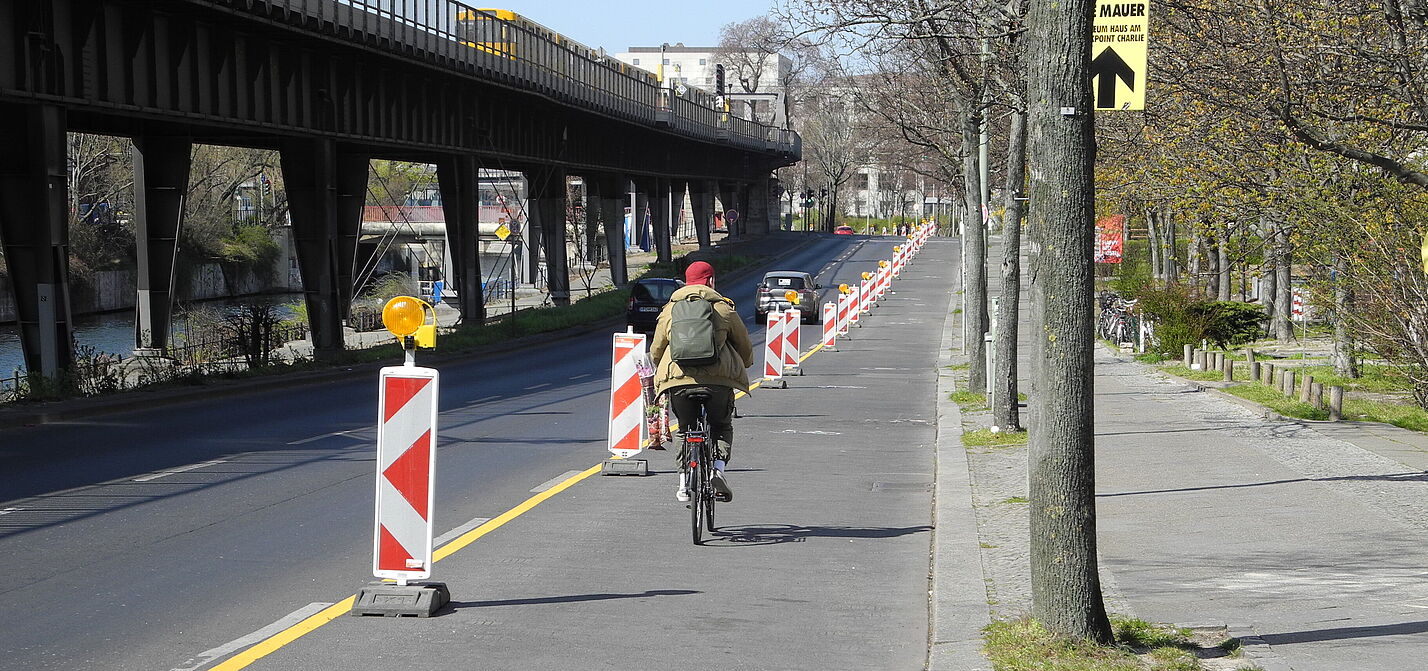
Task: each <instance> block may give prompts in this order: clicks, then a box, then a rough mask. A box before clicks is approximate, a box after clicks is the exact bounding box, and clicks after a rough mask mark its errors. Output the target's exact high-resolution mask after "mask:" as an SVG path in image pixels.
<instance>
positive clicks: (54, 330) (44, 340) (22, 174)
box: [0, 103, 74, 378]
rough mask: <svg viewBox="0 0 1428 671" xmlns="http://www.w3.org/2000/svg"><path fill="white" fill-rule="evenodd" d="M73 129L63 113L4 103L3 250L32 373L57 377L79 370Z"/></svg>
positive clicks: (0, 108)
mask: <svg viewBox="0 0 1428 671" xmlns="http://www.w3.org/2000/svg"><path fill="white" fill-rule="evenodd" d="M65 130H66V119H65V112H64V110H63V109H62V108H60V107H57V106H53V105H26V104H10V103H5V104H0V157H3V160H0V243H3V245H4V250H5V261H6V263H7V265H8V267H9V272H10V280H11V283H12V284H13V285H14V291H15V308H16V316H17V317H18V319H19V326H20V346H21V348H22V349H23V351H24V353H25V368H26V370H27V371H29V372H30V373H31V374H39V375H43V376H45V377H49V378H57V377H59V376H60V374H61V373H62V372H63V371H65V370H68V369H69V368H70V367H71V366H72V365H73V363H74V348H73V342H74V330H73V321H72V319H71V317H70V303H69V180H68V175H67V165H68V164H67V157H66V146H67V145H66V142H65Z"/></svg>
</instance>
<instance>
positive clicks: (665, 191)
mask: <svg viewBox="0 0 1428 671" xmlns="http://www.w3.org/2000/svg"><path fill="white" fill-rule="evenodd" d="M669 183H670V180H667V179H664V178H660V177H651V178H649V184H650V185H651V186H650V192H649V194H650V195H649V200H650V228H653V229H654V250H655V260H656V261H658V262H660V263H669V262H670V260H671V259H673V258H674V252H673V249H672V247H671V245H670V241H669V240H670V226H671V223H670V222H671V220H672V219H673V215H672V214H671V213H670V208H671V207H672V203H673V199H672V198H671V197H670V192H669V191H670V189H669Z"/></svg>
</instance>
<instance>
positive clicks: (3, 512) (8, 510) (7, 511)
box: [0, 508, 24, 515]
mask: <svg viewBox="0 0 1428 671" xmlns="http://www.w3.org/2000/svg"><path fill="white" fill-rule="evenodd" d="M21 510H24V508H6V509H4V510H0V515H9V514H10V513H18V512H20V511H21Z"/></svg>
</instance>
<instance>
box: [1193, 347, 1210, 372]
mask: <svg viewBox="0 0 1428 671" xmlns="http://www.w3.org/2000/svg"><path fill="white" fill-rule="evenodd" d="M1207 354H1209V352H1206V351H1205V350H1202V349H1197V350H1195V359H1194V361H1193V363H1194V365H1192V366H1190V368H1192V369H1194V370H1205V356H1206V355H1207Z"/></svg>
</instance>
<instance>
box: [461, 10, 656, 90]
mask: <svg viewBox="0 0 1428 671" xmlns="http://www.w3.org/2000/svg"><path fill="white" fill-rule="evenodd" d="M456 35H457V39H459V40H460V41H461V43H462V44H465V45H466V46H468V47H471V48H473V49H479V50H481V51H484V52H486V53H490V54H496V55H498V56H504V57H506V58H510V59H519V60H529V61H553V62H546V63H544V64H545V65H547V66H548V67H550V68H551V69H552V70H554V71H556V72H558V73H560V74H562V75H566V76H573V75H574V74H576V73H575V70H576V68H577V64H576V62H575V60H574V58H572V57H571V56H572V55H573V56H576V57H584V58H586V59H589V60H592V61H597V62H604V63H605V64H606V65H607V66H608V67H610V68H612V69H614V70H617V71H619V72H621V73H624V74H626V75H629V76H631V77H635V78H636V79H639V80H641V81H643V82H646V83H649V84H657V83H658V80H657V78H656V77H655V75H654V73H652V72H649V71H648V70H643V69H640V68H638V67H635V66H633V65H630V64H628V63H623V62H620V61H616V60H615V59H613V58H607V57H606V56H605V55H604V53H603V52H602V51H600V50H598V49H592V48H590V47H587V46H585V45H584V44H581V43H579V42H576V41H575V40H572V39H570V38H568V37H566V36H564V35H561V34H560V33H557V32H555V31H554V30H551V29H550V28H547V27H546V26H543V25H541V24H539V23H536V22H535V21H532V20H530V19H528V18H526V17H524V16H522V15H520V14H517V13H516V12H513V11H511V10H509V9H484V8H482V9H475V10H467V9H463V10H461V11H459V12H457V14H456ZM542 41H548V42H552V43H554V44H556V45H558V46H560V47H562V48H563V49H564V50H565V51H566V52H567V53H566V54H565V55H560V56H557V57H555V58H553V59H552V58H550V57H549V55H548V54H542V53H541V52H540V50H539V48H538V46H537V45H535V44H528V43H527V42H542Z"/></svg>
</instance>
